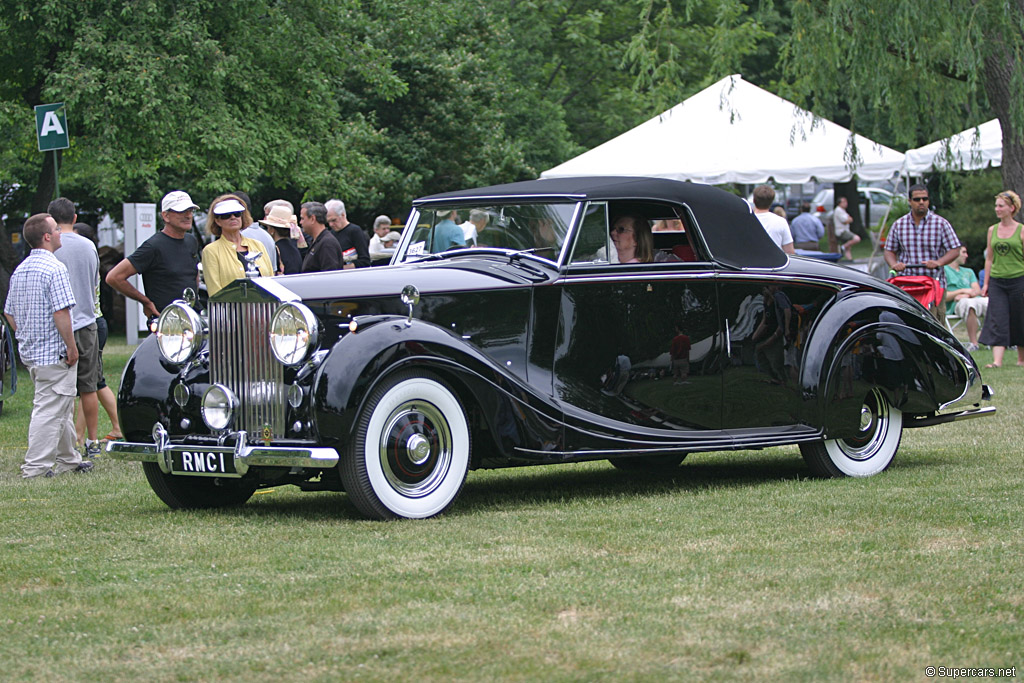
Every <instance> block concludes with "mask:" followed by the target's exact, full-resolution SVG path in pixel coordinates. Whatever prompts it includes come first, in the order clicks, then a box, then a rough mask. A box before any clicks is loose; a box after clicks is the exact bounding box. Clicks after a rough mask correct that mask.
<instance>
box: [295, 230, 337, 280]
mask: <svg viewBox="0 0 1024 683" xmlns="http://www.w3.org/2000/svg"><path fill="white" fill-rule="evenodd" d="M341 266H342V258H341V246H340V245H339V244H338V240H336V239H334V237H332V236H331V230H330V228H326V229H324V230H323V232H321V233H320V235H319V236H318V237H317V238H316V239H315V240H313V244H311V245H309V251H307V252H306V258H304V259H303V260H302V272H303V273H316V272H319V271H323V270H338V269H339V268H341Z"/></svg>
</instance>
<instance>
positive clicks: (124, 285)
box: [107, 190, 199, 317]
mask: <svg viewBox="0 0 1024 683" xmlns="http://www.w3.org/2000/svg"><path fill="white" fill-rule="evenodd" d="M198 208H199V207H198V206H197V205H196V204H195V203H194V202H193V201H192V197H190V196H189V195H188V192H182V191H181V190H175V191H173V192H168V193H167V194H166V195H164V198H163V200H162V201H161V202H160V216H161V217H162V218H163V219H164V228H163V230H161V231H160V232H158V233H157V234H155V235H153V236H152V237H150V238H149V239H148V240H146V241H145V242H143V243H142V244H141V245H140V246H139V248H138V249H136V250H135V251H134V252H133V253H132V255H131V256H129V257H127V258H125V259H123V260H122V261H121V262H120V263H118V264H117V265H116V266H114V267H113V268H111V269H110V272H109V273H107V284H108V285H110V286H111V287H113V288H114V289H116V290H117V291H119V292H121V293H122V294H124V295H125V296H126V297H128V298H129V299H135V300H136V301H138V302H139V303H141V304H142V309H143V311H144V312H145V314H146V316H148V317H152V316H156V315H160V311H162V310H164V308H165V307H166V306H167V304H169V303H171V302H172V301H174V300H175V299H179V298H181V293H182V292H183V291H184V290H185V288H187V287H191V288H192V289H195V290H197V291H198V289H199V268H198V265H197V264H198V263H199V242H198V241H196V238H195V236H194V235H192V234H191V230H192V212H193V211H194V210H195V209H198ZM137 273H141V274H142V283H143V286H144V288H145V290H146V293H145V294H143V293H142V292H140V291H139V290H138V289H136V288H135V287H134V286H133V285H132V283H130V282H128V278H130V277H131V276H132V275H135V274H137Z"/></svg>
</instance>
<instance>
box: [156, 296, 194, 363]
mask: <svg viewBox="0 0 1024 683" xmlns="http://www.w3.org/2000/svg"><path fill="white" fill-rule="evenodd" d="M156 341H157V346H159V347H160V355H162V356H163V357H164V358H165V359H167V360H168V361H170V362H171V363H184V362H186V361H189V360H191V359H192V358H194V357H195V355H196V354H197V353H199V348H200V347H201V346H202V345H203V321H202V320H201V319H200V318H199V314H198V313H196V312H195V311H194V310H192V309H191V308H190V307H189V306H186V305H185V304H183V303H180V302H175V303H173V304H170V305H169V306H167V308H165V309H164V310H163V313H161V314H160V319H159V320H158V321H157V324H156Z"/></svg>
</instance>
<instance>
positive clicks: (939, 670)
mask: <svg viewBox="0 0 1024 683" xmlns="http://www.w3.org/2000/svg"><path fill="white" fill-rule="evenodd" d="M924 675H925V676H927V677H928V678H1016V677H1017V667H1015V666H1011V667H1009V668H996V667H993V666H926V667H925V668H924Z"/></svg>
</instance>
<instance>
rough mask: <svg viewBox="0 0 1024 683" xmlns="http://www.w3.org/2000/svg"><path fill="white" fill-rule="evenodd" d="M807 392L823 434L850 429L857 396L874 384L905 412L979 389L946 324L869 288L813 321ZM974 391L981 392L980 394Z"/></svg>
mask: <svg viewBox="0 0 1024 683" xmlns="http://www.w3.org/2000/svg"><path fill="white" fill-rule="evenodd" d="M817 335H822V337H824V338H827V339H829V340H830V342H829V343H827V344H820V343H816V344H815V345H814V348H816V349H818V350H819V353H818V354H817V356H816V357H812V358H809V359H808V362H807V363H806V364H805V366H804V368H803V371H804V377H803V382H804V385H803V386H804V387H805V391H809V393H810V395H812V396H814V397H815V399H814V408H813V410H814V412H815V413H816V415H817V416H819V419H820V422H819V424H821V425H822V426H823V427H824V431H825V435H826V437H828V438H842V437H847V436H853V435H855V434H856V432H857V430H858V429H859V426H860V410H861V406H862V405H863V399H864V397H865V396H867V394H868V392H870V391H871V389H872V388H874V387H878V388H879V389H880V390H881V391H882V392H883V393H884V394H885V396H886V398H887V399H889V401H890V402H891V404H892V405H893V406H894V407H895V408H898V409H899V410H901V411H903V412H905V413H908V414H909V415H920V414H929V413H934V412H935V411H937V410H939V409H941V408H942V407H943V406H945V405H947V404H949V403H952V402H954V401H957V400H958V399H962V398H963V397H964V396H965V395H966V394H968V393H969V392H970V391H972V390H974V389H977V390H978V392H980V381H979V379H980V376H979V373H978V371H977V366H976V365H975V364H974V361H973V360H972V359H971V357H970V355H969V354H967V353H966V351H964V350H963V349H962V347H961V346H960V344H959V342H957V341H956V340H955V339H954V338H953V337H952V336H951V335H950V334H949V333H948V331H947V330H945V329H944V328H942V327H941V326H939V325H938V323H937V322H935V320H934V319H933V318H931V317H930V316H924V315H922V314H921V311H920V310H918V308H917V307H914V306H911V305H910V304H905V303H904V302H900V301H894V300H892V299H889V298H884V297H880V296H877V295H873V294H863V295H853V296H849V297H846V298H845V299H843V300H841V301H840V302H838V303H837V304H836V305H835V306H834V307H833V308H832V309H831V310H830V311H829V312H828V313H826V314H825V315H824V316H823V319H822V320H821V321H819V323H818V326H817V329H816V330H815V336H817ZM979 398H980V393H979Z"/></svg>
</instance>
